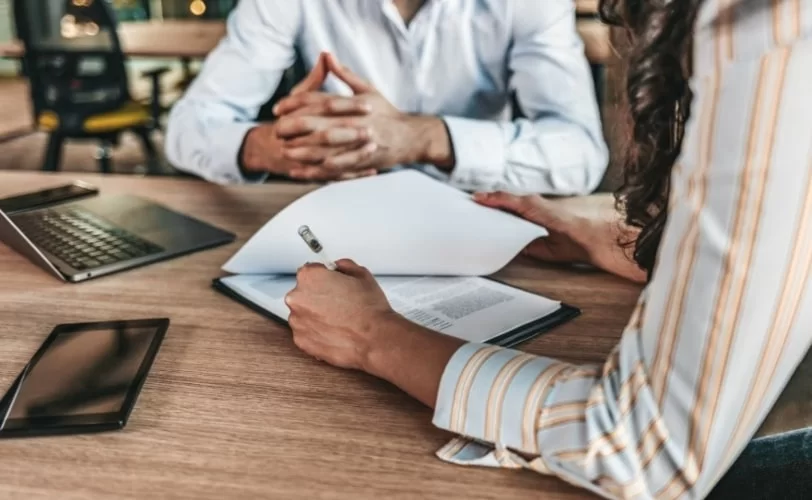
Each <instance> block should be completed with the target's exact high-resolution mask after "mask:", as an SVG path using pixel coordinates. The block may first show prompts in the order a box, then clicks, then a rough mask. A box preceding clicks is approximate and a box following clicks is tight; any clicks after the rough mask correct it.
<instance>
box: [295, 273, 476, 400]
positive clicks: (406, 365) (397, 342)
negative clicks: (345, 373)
mask: <svg viewBox="0 0 812 500" xmlns="http://www.w3.org/2000/svg"><path fill="white" fill-rule="evenodd" d="M336 266H337V270H336V271H329V270H327V268H325V267H324V266H322V265H320V264H308V265H306V266H304V267H303V268H301V269H300V270H299V273H298V275H297V284H296V288H294V289H293V290H292V291H291V292H290V293H289V294H288V295H287V297H286V298H285V302H286V303H287V304H288V307H289V308H290V317H289V318H288V323H289V324H290V328H291V330H293V341H294V342H295V343H296V345H297V346H298V347H299V348H300V349H302V350H303V351H305V352H306V353H308V354H310V355H311V356H313V357H315V358H316V359H321V360H323V361H326V362H328V363H330V364H332V365H335V366H338V367H341V368H349V369H355V370H362V371H365V372H367V373H369V374H371V375H375V376H376V377H380V378H382V379H384V380H387V381H389V382H391V383H392V384H394V385H396V386H398V387H400V388H401V389H403V390H404V391H406V392H407V393H409V394H411V395H412V396H413V397H414V398H416V399H417V400H419V401H421V402H422V403H423V404H425V405H426V406H430V407H432V406H434V403H435V400H436V398H437V390H438V388H439V386H440V378H441V377H442V374H443V371H444V370H445V366H446V365H447V364H448V360H449V359H450V358H451V356H452V355H453V354H454V352H456V350H457V349H459V347H460V346H461V345H462V344H463V341H462V340H460V339H458V338H455V337H450V336H448V335H443V334H440V333H437V332H435V331H432V330H429V329H427V328H424V327H422V326H420V325H417V324H415V323H412V322H410V321H408V320H407V319H405V318H404V317H403V316H401V315H399V314H397V313H396V312H395V311H394V310H393V309H392V307H391V306H390V305H389V302H388V301H387V299H386V296H385V295H384V293H383V290H381V288H380V286H378V283H377V282H376V281H375V278H374V277H373V276H372V274H370V273H369V271H368V270H366V269H365V268H363V267H361V266H359V265H358V264H356V263H354V262H353V261H351V260H339V261H337V262H336Z"/></svg>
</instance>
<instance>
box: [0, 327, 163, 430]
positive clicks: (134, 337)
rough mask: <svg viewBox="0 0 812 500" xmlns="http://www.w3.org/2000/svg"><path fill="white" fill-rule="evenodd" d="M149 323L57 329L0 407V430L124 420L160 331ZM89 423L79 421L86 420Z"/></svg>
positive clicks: (157, 341)
mask: <svg viewBox="0 0 812 500" xmlns="http://www.w3.org/2000/svg"><path fill="white" fill-rule="evenodd" d="M160 326H161V325H160V324H157V323H156V322H155V321H150V320H146V321H143V320H142V321H129V322H116V323H97V324H83V325H63V326H60V327H57V329H55V330H54V332H53V333H52V334H51V335H50V336H49V337H48V339H47V340H46V341H45V343H44V344H43V345H42V347H41V348H40V350H39V351H38V352H37V354H36V355H35V356H34V358H32V360H31V362H29V364H28V365H27V366H26V367H25V368H24V369H23V371H22V373H21V374H20V376H19V377H18V379H17V381H16V382H15V384H14V385H13V386H12V387H11V389H10V390H9V391H8V393H7V394H6V396H5V397H4V398H3V404H0V409H2V411H0V417H3V416H4V418H5V425H4V423H3V422H2V421H0V432H2V428H3V427H6V428H7V429H8V428H19V427H26V426H27V427H31V426H34V427H36V426H37V424H47V426H49V427H54V426H59V425H60V424H70V425H77V424H82V423H89V422H97V423H98V422H100V421H102V420H104V419H100V418H99V416H103V415H107V416H108V418H107V419H106V420H107V421H110V422H113V421H115V422H120V424H121V425H123V422H121V420H122V419H123V418H126V413H128V411H129V407H131V406H132V404H133V403H134V399H135V397H136V396H137V391H138V389H139V388H140V384H141V383H143V378H144V377H146V372H147V370H148V369H149V365H150V364H151V361H152V358H153V357H154V354H155V351H157V347H158V344H159V343H160V340H161V339H160V337H162V335H163V332H164V330H165V328H161V327H160ZM90 416H93V417H94V418H92V419H89V420H88V419H84V420H83V419H82V417H90Z"/></svg>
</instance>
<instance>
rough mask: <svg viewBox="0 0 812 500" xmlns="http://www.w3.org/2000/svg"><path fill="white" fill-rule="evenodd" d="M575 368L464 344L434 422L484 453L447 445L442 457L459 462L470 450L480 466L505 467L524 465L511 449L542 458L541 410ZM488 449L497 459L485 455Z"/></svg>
mask: <svg viewBox="0 0 812 500" xmlns="http://www.w3.org/2000/svg"><path fill="white" fill-rule="evenodd" d="M570 367H571V366H570V365H569V364H567V363H561V362H559V361H555V360H552V359H549V358H543V357H539V356H534V355H531V354H527V353H522V352H518V351H514V350H511V349H505V348H501V347H496V346H489V345H485V344H475V343H471V344H466V345H464V346H463V347H461V348H460V349H459V350H458V351H457V352H456V353H455V354H454V356H452V358H451V360H450V361H449V363H448V365H447V366H446V369H445V372H444V373H443V377H442V379H441V381H440V388H439V391H438V396H437V404H436V407H435V408H436V409H435V413H434V421H433V422H434V425H435V426H437V427H439V428H441V429H444V430H448V431H450V432H453V433H455V434H459V435H461V436H464V437H466V438H469V439H470V440H472V441H476V442H477V443H478V445H479V450H477V448H476V447H472V446H470V443H469V444H466V445H465V446H463V447H460V449H459V450H456V449H454V447H452V448H451V449H450V450H449V449H448V446H447V447H446V448H444V449H443V450H440V452H439V453H438V455H440V456H441V458H444V459H452V460H451V461H458V459H459V458H460V457H461V455H460V453H461V452H466V453H468V454H469V456H470V458H471V459H472V460H474V461H475V462H491V461H493V460H495V463H496V464H499V465H501V466H510V465H513V466H517V465H519V464H518V463H517V460H516V458H517V456H516V455H515V454H513V453H509V454H506V453H505V452H506V451H507V450H508V449H511V450H516V451H519V452H522V453H525V454H528V455H531V456H539V455H540V450H539V449H538V436H537V434H536V433H537V430H538V423H539V412H540V409H541V408H542V406H543V403H544V401H545V400H546V399H547V396H548V394H549V391H550V389H551V387H552V386H553V385H554V384H555V382H556V380H557V379H558V376H559V375H561V374H562V373H564V371H566V370H567V369H569V368H570ZM449 446H451V445H449ZM483 446H484V448H483ZM489 449H493V450H494V453H495V454H494V458H493V460H492V459H490V458H487V457H486V456H487V453H486V451H487V450H489ZM477 451H480V452H481V453H478V452H477ZM451 452H453V453H451ZM481 465H487V463H481Z"/></svg>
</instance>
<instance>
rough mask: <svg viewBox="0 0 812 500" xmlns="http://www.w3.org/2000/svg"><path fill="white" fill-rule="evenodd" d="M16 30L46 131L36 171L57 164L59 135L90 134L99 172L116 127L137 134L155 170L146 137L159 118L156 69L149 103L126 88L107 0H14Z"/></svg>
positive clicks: (106, 166)
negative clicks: (45, 143) (94, 142)
mask: <svg viewBox="0 0 812 500" xmlns="http://www.w3.org/2000/svg"><path fill="white" fill-rule="evenodd" d="M14 19H15V24H16V29H17V34H18V36H19V37H20V39H22V41H23V43H24V45H25V56H24V61H25V66H26V69H27V70H28V71H27V72H28V77H29V80H30V83H31V85H30V88H31V99H32V101H33V105H34V106H33V107H34V113H35V120H36V123H37V126H38V128H39V129H40V130H42V131H45V132H48V133H49V134H50V137H49V140H48V146H47V149H46V153H45V160H44V163H43V167H42V169H43V170H46V171H55V170H57V169H58V168H59V163H60V158H61V153H62V145H63V143H64V141H65V140H66V139H96V140H98V141H99V149H98V152H97V155H96V158H97V160H98V164H99V168H100V170H101V171H102V172H104V173H108V172H110V171H111V152H112V147H113V146H115V145H117V144H118V142H119V138H120V135H121V133H122V132H125V131H132V132H134V133H135V134H136V135H137V136H138V138H139V139H140V142H141V145H142V147H143V150H144V153H145V155H146V157H147V162H148V168H149V170H150V171H153V172H154V171H155V170H157V168H158V165H157V163H158V154H157V150H156V148H155V145H154V144H153V142H152V140H151V138H150V132H151V131H152V130H153V129H155V128H156V126H157V123H158V119H159V117H160V111H161V110H160V99H159V97H160V82H159V79H160V76H161V75H162V74H163V73H165V72H166V71H167V69H166V68H159V69H155V70H152V71H149V72H145V73H144V75H143V76H145V77H149V78H150V79H151V80H152V102H151V108H147V107H145V106H143V105H141V104H139V103H137V102H135V101H134V100H133V99H132V97H131V95H130V91H129V82H128V78H127V71H126V68H125V64H124V54H123V53H122V51H121V45H120V43H119V39H118V35H117V33H116V22H115V16H114V14H113V12H112V10H111V7H110V5H108V2H107V0H15V1H14Z"/></svg>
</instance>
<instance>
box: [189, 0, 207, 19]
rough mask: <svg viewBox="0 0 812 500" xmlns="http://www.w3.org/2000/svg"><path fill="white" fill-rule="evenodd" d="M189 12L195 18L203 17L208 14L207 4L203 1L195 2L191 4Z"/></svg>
mask: <svg viewBox="0 0 812 500" xmlns="http://www.w3.org/2000/svg"><path fill="white" fill-rule="evenodd" d="M189 12H191V13H192V14H193V15H195V16H202V15H203V14H204V13H205V12H206V2H204V1H203V0H193V1H192V3H190V4H189Z"/></svg>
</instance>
